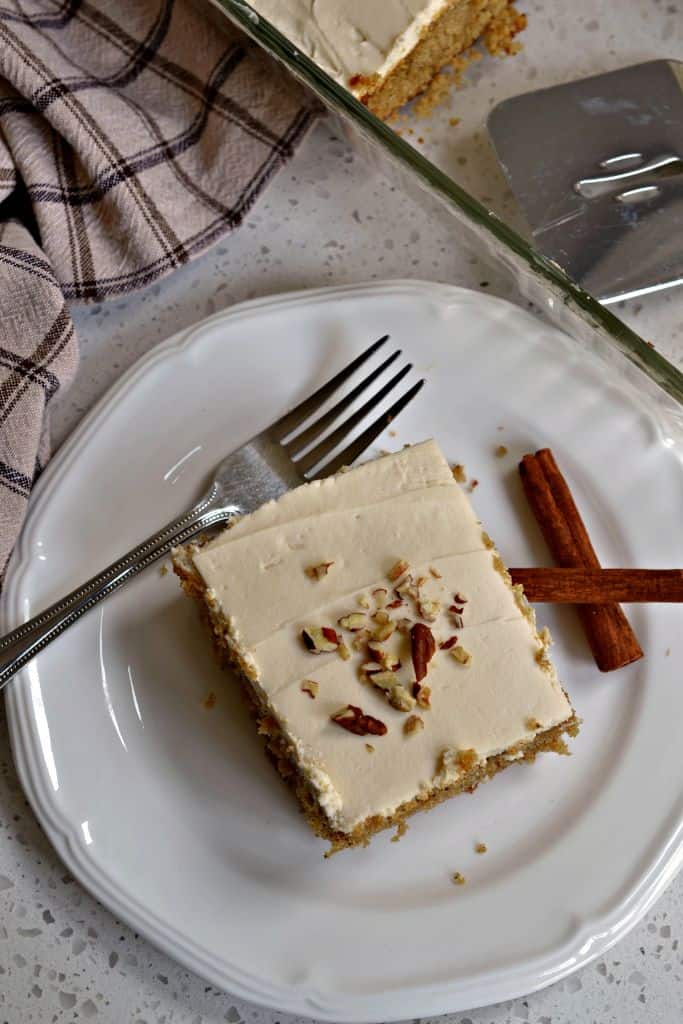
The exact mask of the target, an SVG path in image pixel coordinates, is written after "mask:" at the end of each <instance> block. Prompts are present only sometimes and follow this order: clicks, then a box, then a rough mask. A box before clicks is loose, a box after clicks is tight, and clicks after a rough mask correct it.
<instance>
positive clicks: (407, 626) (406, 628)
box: [396, 619, 413, 635]
mask: <svg viewBox="0 0 683 1024" xmlns="http://www.w3.org/2000/svg"><path fill="white" fill-rule="evenodd" d="M396 628H397V630H398V631H399V633H403V634H404V635H405V634H407V633H410V631H411V629H412V628H413V620H412V619H399V620H398V622H397V623H396Z"/></svg>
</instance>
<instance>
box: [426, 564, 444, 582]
mask: <svg viewBox="0 0 683 1024" xmlns="http://www.w3.org/2000/svg"><path fill="white" fill-rule="evenodd" d="M429 571H430V573H431V574H432V576H433V577H434V579H435V580H440V579H443V576H442V575H441V573H440V572H439V570H438V569H435V568H434V566H433V565H430V566H429Z"/></svg>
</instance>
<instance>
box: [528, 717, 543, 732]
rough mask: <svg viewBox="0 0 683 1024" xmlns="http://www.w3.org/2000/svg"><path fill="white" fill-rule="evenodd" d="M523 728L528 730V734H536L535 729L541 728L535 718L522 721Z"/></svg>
mask: <svg viewBox="0 0 683 1024" xmlns="http://www.w3.org/2000/svg"><path fill="white" fill-rule="evenodd" d="M524 727H525V729H528V730H529V732H536V730H537V729H540V728H541V723H540V722H539V720H538V719H537V718H526V719H525V720H524Z"/></svg>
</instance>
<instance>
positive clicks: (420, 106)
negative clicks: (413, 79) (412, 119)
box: [413, 71, 457, 141]
mask: <svg viewBox="0 0 683 1024" xmlns="http://www.w3.org/2000/svg"><path fill="white" fill-rule="evenodd" d="M455 84H457V80H456V77H455V76H454V75H453V73H452V72H450V71H443V72H441V74H439V75H435V76H434V78H433V79H432V80H431V82H430V83H429V85H428V86H427V88H426V89H425V91H424V92H423V93H422V95H421V96H420V97H419V98H418V99H417V100H416V101H415V106H414V108H413V109H414V111H415V114H416V115H417V117H419V118H420V120H423V119H425V120H426V119H427V118H428V117H431V115H432V114H433V113H434V111H435V110H436V108H437V107H439V106H441V104H442V103H443V102H444V101H445V100H447V99H448V96H449V94H450V91H451V89H452V87H453V85H455ZM418 141H419V140H418Z"/></svg>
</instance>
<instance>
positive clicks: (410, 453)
mask: <svg viewBox="0 0 683 1024" xmlns="http://www.w3.org/2000/svg"><path fill="white" fill-rule="evenodd" d="M495 555H496V553H495V551H492V550H489V549H488V548H487V547H486V545H485V543H484V540H483V537H482V531H481V526H480V524H479V523H478V521H477V519H476V517H475V514H474V512H473V510H472V508H471V506H470V503H469V501H468V500H467V498H466V496H465V494H464V493H463V491H462V489H461V488H460V487H459V486H458V484H456V483H455V481H454V480H453V477H452V474H451V472H450V469H449V467H448V464H447V463H446V461H445V459H444V458H443V456H442V455H441V452H440V451H439V449H438V447H437V445H436V444H435V442H433V441H428V442H425V443H424V444H420V445H416V446H414V447H412V448H406V449H403V451H401V452H399V453H397V454H396V455H391V456H386V457H384V458H382V459H378V460H377V461H375V462H371V463H366V464H365V465H363V466H360V467H358V468H357V469H353V470H351V471H350V472H348V473H345V474H341V475H339V476H336V477H334V478H330V479H327V480H323V481H321V482H316V483H313V484H308V485H306V486H304V487H300V488H298V489H297V490H295V491H291V492H290V493H289V494H286V495H285V496H284V497H283V498H281V499H280V500H279V501H277V502H271V503H269V504H268V505H265V506H263V507H262V508H261V509H259V510H258V511H257V512H255V513H254V514H253V515H250V516H247V517H245V518H244V519H242V520H241V521H239V522H238V523H237V524H236V525H235V526H234V527H233V528H232V529H230V530H226V531H225V532H224V533H222V534H221V535H220V536H219V537H218V538H217V539H216V540H214V541H213V542H212V543H210V544H208V545H207V546H206V547H204V548H202V549H201V550H200V551H199V552H198V553H197V554H196V555H195V556H194V561H195V565H196V566H197V569H198V570H199V572H200V573H201V575H202V577H203V578H204V580H205V582H206V584H207V586H208V587H210V588H211V590H212V594H213V596H214V598H215V600H216V601H217V602H218V606H219V607H220V609H221V611H222V613H223V615H224V616H225V618H226V619H229V621H230V623H231V627H232V630H233V636H234V637H239V647H240V652H241V654H242V656H243V657H246V658H247V659H248V660H249V663H250V664H252V665H254V666H255V667H256V670H257V672H258V685H259V687H260V688H261V689H262V691H263V693H264V694H265V695H266V697H267V699H268V701H269V702H270V704H271V707H272V709H273V711H274V713H275V715H276V716H277V718H278V719H279V721H280V723H281V725H282V726H283V728H284V731H285V732H286V734H287V735H288V737H289V738H290V740H291V741H292V743H293V744H294V746H295V748H296V750H297V751H298V756H299V759H300V763H301V765H302V766H303V767H304V769H305V770H306V771H307V773H308V777H309V780H310V782H311V784H312V786H313V787H314V788H315V790H316V791H317V793H318V795H319V799H320V803H321V806H322V808H323V810H324V811H325V813H326V814H327V816H328V818H329V820H330V822H331V824H332V825H333V827H335V828H338V829H340V830H342V831H350V830H351V829H352V828H353V827H354V826H355V825H357V824H358V823H359V822H361V821H363V820H364V819H365V818H366V817H368V816H369V815H372V814H389V813H391V812H392V811H394V810H395V809H396V808H397V807H398V806H399V805H400V804H402V803H404V802H406V801H408V800H411V799H413V798H414V797H415V796H416V795H417V794H418V793H420V792H421V791H424V790H425V789H430V788H431V787H432V786H433V784H434V780H435V778H437V773H438V771H439V768H440V766H441V760H440V759H441V755H442V754H443V751H444V750H445V749H447V748H448V749H451V750H453V751H458V750H470V749H474V750H475V751H476V753H477V756H478V758H480V759H484V758H486V757H489V756H491V755H492V754H496V753H499V752H501V751H503V750H506V749H508V748H509V747H511V746H513V745H515V744H516V743H519V742H520V741H524V740H529V739H531V738H532V737H533V735H534V731H535V729H547V728H550V727H551V726H553V725H557V724H559V723H560V722H563V721H565V720H566V719H567V718H569V717H570V715H571V713H572V711H571V707H570V705H569V702H568V701H567V698H566V697H565V695H564V693H563V691H562V688H561V687H560V685H559V683H558V681H557V678H556V676H555V673H554V670H553V669H552V668H551V667H550V668H549V667H548V666H546V667H545V668H544V666H543V665H542V664H540V663H539V661H538V660H537V657H536V656H537V653H538V651H539V647H540V645H539V641H538V638H537V636H536V632H535V628H534V625H533V622H532V620H531V619H530V618H528V617H526V616H525V615H524V614H523V612H522V610H521V609H520V607H519V606H518V603H517V601H516V599H515V595H514V594H513V592H512V590H511V589H510V587H509V586H508V585H507V584H506V582H505V580H504V579H503V577H502V575H501V574H500V573H499V572H498V571H497V570H496V568H495V566H494V558H495ZM399 559H405V560H406V561H407V562H409V563H410V568H411V572H412V574H413V576H414V577H415V578H417V577H418V576H422V575H424V576H425V577H428V580H427V582H426V583H425V584H424V585H423V586H422V588H421V594H422V595H423V596H424V597H426V598H429V599H432V600H436V601H439V602H440V603H441V611H440V613H439V615H438V617H437V619H436V621H435V622H433V623H432V624H430V625H431V629H432V631H433V633H434V635H435V637H436V638H437V641H443V640H447V639H448V638H449V637H450V636H452V635H454V634H457V636H458V638H459V643H460V645H462V647H464V648H465V649H466V650H467V651H468V652H470V654H471V655H472V661H471V663H470V664H469V665H467V666H464V665H462V664H459V663H458V662H457V661H456V660H455V659H454V658H453V656H452V655H451V654H450V653H448V652H447V651H441V650H439V651H437V654H436V655H435V657H434V658H433V660H432V662H431V664H430V667H429V673H428V676H427V679H426V680H425V681H424V682H425V683H426V685H428V686H429V687H431V689H432V698H431V703H432V706H431V708H430V709H422V708H420V707H416V708H414V709H413V712H412V713H417V714H419V715H420V717H421V718H422V720H423V722H424V726H425V727H424V729H423V730H422V731H419V732H416V733H414V734H411V735H406V734H405V733H404V731H403V726H404V724H405V722H406V719H407V715H406V714H405V713H403V712H400V711H397V710H395V709H394V708H393V707H391V706H389V704H388V702H387V699H386V697H385V695H384V694H383V693H382V692H380V691H379V690H378V689H376V688H375V687H372V686H370V685H368V683H367V682H364V681H362V680H361V677H360V675H359V667H360V664H361V663H362V662H363V661H366V660H367V659H368V655H367V653H366V654H361V653H357V652H355V651H352V657H351V659H350V660H348V661H344V660H342V658H340V656H339V655H338V654H337V653H331V654H318V655H313V654H311V653H309V651H307V650H306V648H305V647H304V645H303V643H302V640H301V630H302V629H303V628H304V627H310V626H325V625H327V626H332V627H334V628H339V627H338V626H337V622H338V619H339V618H340V617H341V616H343V615H346V614H348V613H350V612H362V611H363V609H362V608H361V606H360V605H359V603H358V598H359V597H360V596H362V595H368V596H370V594H371V591H372V590H373V589H375V588H377V587H388V588H389V587H391V584H390V583H389V582H388V580H387V573H388V571H389V570H390V568H391V567H392V566H393V565H394V564H395V563H396V561H397V560H399ZM322 562H333V563H334V564H333V565H332V567H331V568H330V570H329V572H328V574H327V575H326V576H324V577H323V578H322V579H320V580H312V579H310V578H309V576H307V575H306V573H305V571H304V570H305V569H306V568H308V567H310V566H313V565H318V564H320V563H322ZM430 569H435V570H436V571H437V573H439V574H440V575H441V578H435V577H434V576H433V575H432V574H431V573H430ZM455 593H459V594H462V595H463V596H465V597H466V598H467V603H466V604H465V610H464V613H463V619H464V624H463V626H462V627H461V628H456V627H455V626H454V624H453V617H452V615H451V613H450V612H449V611H448V607H449V605H451V604H452V603H453V595H454V594H455ZM373 608H374V603H373ZM371 610H372V609H371ZM368 614H369V612H368ZM389 614H390V615H392V616H395V617H396V618H401V617H404V616H408V617H410V618H412V619H416V618H417V611H416V609H415V606H414V603H413V602H412V601H411V600H410V599H408V603H407V604H406V605H405V606H404V607H403V608H401V609H397V610H395V611H391V612H390V613H389ZM368 625H369V626H372V625H374V624H373V623H372V621H371V620H370V619H369V618H368ZM345 639H346V640H347V642H348V641H350V640H351V639H352V634H345ZM386 646H387V648H388V649H390V650H391V651H392V653H394V654H395V655H396V657H397V658H399V659H400V660H401V668H400V669H399V671H398V673H397V675H398V677H399V680H400V681H401V682H402V683H403V684H404V685H405V686H406V687H407V688H408V689H410V688H411V685H412V681H413V679H414V675H413V669H412V663H411V658H410V649H409V640H408V638H407V637H405V636H403V635H401V634H399V633H395V634H394V635H393V637H392V638H391V639H390V640H389V641H388V642H387V644H386ZM304 679H313V680H315V681H316V682H318V684H319V692H318V696H317V697H316V699H315V700H311V699H310V698H309V697H308V696H307V694H306V693H303V692H302V691H301V682H302V680H304ZM346 704H354V705H357V706H359V707H361V708H362V709H363V711H364V712H365V713H366V714H370V715H373V716H374V717H376V718H379V719H380V720H381V721H383V722H384V723H385V724H386V726H387V727H388V732H387V734H386V735H385V736H378V737H375V736H369V737H367V740H364V739H363V738H362V737H359V736H356V735H353V734H351V733H349V732H347V731H345V730H344V729H341V728H340V727H339V726H338V725H335V724H334V723H333V722H332V721H331V720H330V716H331V715H332V714H333V713H335V712H336V711H337V710H338V709H339V708H340V707H343V706H345V705H346ZM530 720H534V722H535V723H537V725H536V726H535V729H534V728H531V727H530V724H529V723H530ZM368 741H369V742H371V744H372V746H374V748H375V750H374V753H370V752H368V750H367V748H366V742H368ZM457 771H458V768H457V766H454V767H451V768H448V772H447V774H446V775H444V774H442V775H441V776H439V778H438V781H439V782H442V783H443V782H446V781H449V780H450V779H451V778H454V777H456V776H457Z"/></svg>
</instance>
